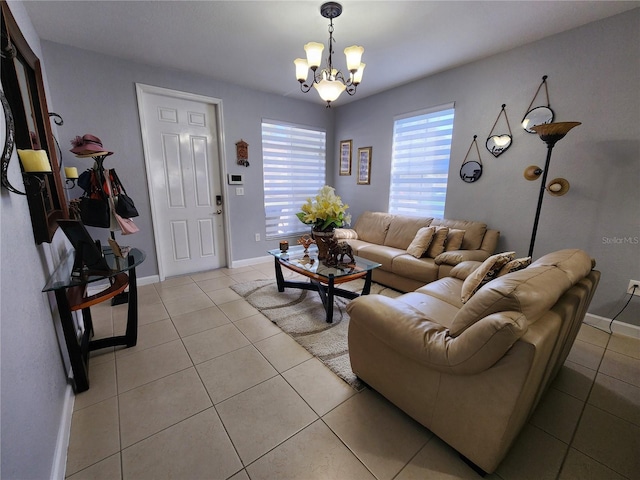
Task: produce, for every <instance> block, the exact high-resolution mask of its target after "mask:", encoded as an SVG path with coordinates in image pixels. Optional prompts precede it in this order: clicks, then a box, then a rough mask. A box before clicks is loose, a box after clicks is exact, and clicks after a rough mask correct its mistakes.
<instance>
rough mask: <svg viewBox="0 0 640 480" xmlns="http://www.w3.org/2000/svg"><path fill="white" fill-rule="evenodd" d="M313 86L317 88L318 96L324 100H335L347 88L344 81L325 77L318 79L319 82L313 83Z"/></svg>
mask: <svg viewBox="0 0 640 480" xmlns="http://www.w3.org/2000/svg"><path fill="white" fill-rule="evenodd" d="M313 86H314V87H315V89H316V90H318V94H319V95H320V98H321V99H322V100H324V101H325V102H333V101H334V100H337V98H338V97H339V96H340V94H341V93H342V92H344V90H345V88H347V87H345V85H344V83H342V82H341V81H339V80H327V79H326V78H324V79H322V80H320V82H319V83H314V84H313Z"/></svg>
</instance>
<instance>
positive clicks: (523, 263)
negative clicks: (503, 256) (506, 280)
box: [496, 257, 531, 277]
mask: <svg viewBox="0 0 640 480" xmlns="http://www.w3.org/2000/svg"><path fill="white" fill-rule="evenodd" d="M529 265H531V257H523V258H516V259H514V260H511V261H510V262H508V263H507V264H506V265H505V266H504V267H502V268H501V269H500V271H499V272H498V275H496V276H498V277H501V276H502V275H506V274H507V273H512V272H517V271H518V270H522V269H523V268H527V267H528V266H529Z"/></svg>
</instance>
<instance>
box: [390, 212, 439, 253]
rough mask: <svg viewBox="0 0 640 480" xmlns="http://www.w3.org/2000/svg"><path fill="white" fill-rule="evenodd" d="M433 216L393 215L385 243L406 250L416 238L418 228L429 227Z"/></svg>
mask: <svg viewBox="0 0 640 480" xmlns="http://www.w3.org/2000/svg"><path fill="white" fill-rule="evenodd" d="M432 221H433V218H420V217H407V216H405V215H393V218H392V219H391V223H390V224H389V230H387V236H386V237H385V239H384V245H387V246H389V247H394V248H402V249H403V250H406V249H407V247H408V246H409V244H410V243H411V241H412V240H413V239H414V238H415V236H416V234H417V233H418V230H420V229H421V228H423V227H428V226H429V225H430V224H431V222H432Z"/></svg>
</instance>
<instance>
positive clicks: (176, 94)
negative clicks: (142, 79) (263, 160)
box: [136, 83, 233, 281]
mask: <svg viewBox="0 0 640 480" xmlns="http://www.w3.org/2000/svg"><path fill="white" fill-rule="evenodd" d="M144 94H153V95H163V96H165V97H172V98H177V99H180V100H189V101H192V102H200V103H206V104H208V105H212V106H213V107H214V109H215V111H216V131H215V135H216V136H217V140H218V158H219V159H220V160H219V165H215V164H212V165H211V168H218V169H219V170H220V189H221V190H222V195H223V197H222V198H223V202H224V203H223V205H224V207H225V208H224V219H223V221H224V223H223V225H224V246H225V257H226V258H225V262H226V264H227V267H229V265H231V258H233V255H232V253H231V242H230V240H229V232H230V231H231V225H230V220H229V214H228V212H229V208H228V200H229V191H228V190H229V189H228V186H227V183H226V182H225V179H226V178H227V168H226V167H227V161H226V159H227V157H226V154H225V148H224V127H223V123H222V119H223V115H222V100H221V99H219V98H214V97H207V96H204V95H198V94H195V93H188V92H181V91H179V90H172V89H169V88H163V87H156V86H153V85H146V84H143V83H136V96H137V100H138V117H139V119H140V130H141V133H142V149H143V151H144V165H145V170H146V171H145V174H146V177H147V188H148V191H149V201H150V203H151V225H152V226H153V239H154V245H155V249H156V259H157V263H158V276H159V277H160V281H163V280H164V279H165V273H164V271H165V266H164V265H163V263H162V259H161V258H160V254H159V252H160V246H159V244H158V238H159V235H160V233H159V232H158V229H157V227H156V225H159V221H158V222H156V221H155V219H156V218H159V214H158V212H157V211H156V199H155V198H154V195H155V194H154V192H153V185H152V181H151V175H149V172H150V170H151V167H150V158H149V157H150V154H149V138H148V132H147V121H146V118H145V115H144ZM212 133H213V132H212ZM212 163H213V161H212Z"/></svg>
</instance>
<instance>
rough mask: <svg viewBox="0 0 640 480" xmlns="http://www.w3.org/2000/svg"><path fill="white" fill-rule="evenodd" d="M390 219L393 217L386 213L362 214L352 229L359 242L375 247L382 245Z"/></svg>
mask: <svg viewBox="0 0 640 480" xmlns="http://www.w3.org/2000/svg"><path fill="white" fill-rule="evenodd" d="M392 218H393V215H390V214H388V213H383V212H364V213H363V214H362V215H360V216H359V217H358V221H357V222H356V224H355V226H354V227H353V229H354V230H355V231H356V232H357V233H358V239H359V240H364V241H365V242H371V243H375V244H376V245H384V238H385V237H386V235H387V230H389V225H390V224H391V219H392ZM416 231H417V229H416ZM409 241H411V240H409ZM407 245H408V244H407Z"/></svg>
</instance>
